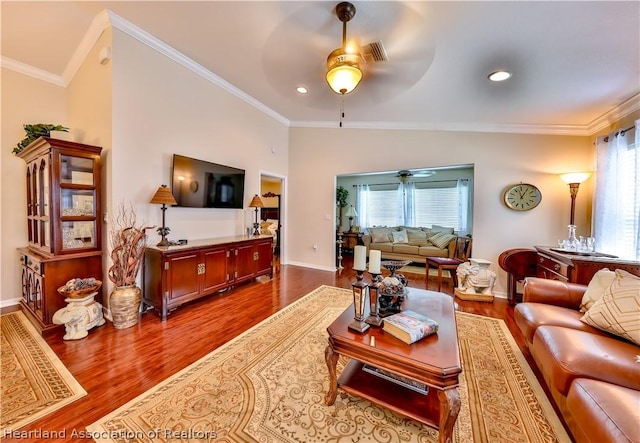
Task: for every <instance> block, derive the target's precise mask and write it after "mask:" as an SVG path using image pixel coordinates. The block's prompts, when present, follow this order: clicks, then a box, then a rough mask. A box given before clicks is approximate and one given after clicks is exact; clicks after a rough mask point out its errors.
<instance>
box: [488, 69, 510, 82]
mask: <svg viewBox="0 0 640 443" xmlns="http://www.w3.org/2000/svg"><path fill="white" fill-rule="evenodd" d="M508 78H511V73H510V72H509V71H496V72H492V73H491V74H489V76H488V79H489V80H491V81H492V82H502V81H505V80H507V79H508Z"/></svg>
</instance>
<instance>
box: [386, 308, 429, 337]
mask: <svg viewBox="0 0 640 443" xmlns="http://www.w3.org/2000/svg"><path fill="white" fill-rule="evenodd" d="M382 329H383V330H384V331H385V332H388V333H389V334H391V335H393V336H394V337H396V338H399V339H400V340H402V341H403V342H405V343H407V344H411V343H414V342H417V341H418V340H420V339H423V338H424V337H427V336H429V335H431V334H435V333H436V332H438V323H436V321H435V320H433V319H430V318H429V317H427V316H424V315H422V314H418V313H417V312H414V311H410V310H406V311H402V312H398V313H397V314H393V315H390V316H389V317H386V318H385V319H384V325H383V326H382Z"/></svg>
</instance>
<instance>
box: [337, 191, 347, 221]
mask: <svg viewBox="0 0 640 443" xmlns="http://www.w3.org/2000/svg"><path fill="white" fill-rule="evenodd" d="M348 197H349V191H347V190H346V189H345V188H344V187H342V186H338V187H337V189H336V205H338V221H337V223H336V229H337V230H338V232H340V230H341V229H340V228H341V227H342V208H344V207H345V206H347V198H348Z"/></svg>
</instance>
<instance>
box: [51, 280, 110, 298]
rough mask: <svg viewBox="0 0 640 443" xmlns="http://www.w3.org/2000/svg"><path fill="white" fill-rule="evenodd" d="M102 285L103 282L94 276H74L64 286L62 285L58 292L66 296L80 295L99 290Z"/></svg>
mask: <svg viewBox="0 0 640 443" xmlns="http://www.w3.org/2000/svg"><path fill="white" fill-rule="evenodd" d="M101 286H102V282H101V281H100V280H97V279H95V278H93V277H89V278H72V279H71V280H69V281H67V282H66V283H65V284H64V285H63V286H60V287H59V288H58V292H59V293H60V294H61V295H64V296H65V297H80V296H82V295H86V294H90V293H92V292H97V291H98V289H100V287H101Z"/></svg>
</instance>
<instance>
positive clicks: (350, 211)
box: [345, 205, 358, 232]
mask: <svg viewBox="0 0 640 443" xmlns="http://www.w3.org/2000/svg"><path fill="white" fill-rule="evenodd" d="M345 215H346V216H347V217H349V232H353V218H354V217H357V216H358V213H357V212H356V209H355V208H354V207H353V205H351V206H349V209H347V213H346V214H345Z"/></svg>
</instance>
